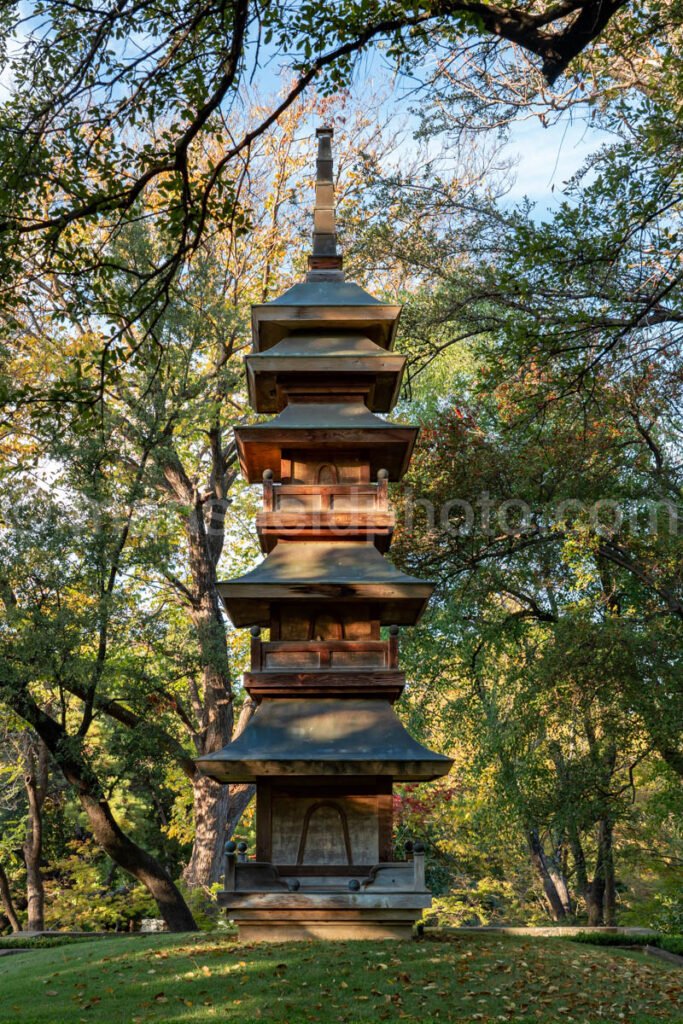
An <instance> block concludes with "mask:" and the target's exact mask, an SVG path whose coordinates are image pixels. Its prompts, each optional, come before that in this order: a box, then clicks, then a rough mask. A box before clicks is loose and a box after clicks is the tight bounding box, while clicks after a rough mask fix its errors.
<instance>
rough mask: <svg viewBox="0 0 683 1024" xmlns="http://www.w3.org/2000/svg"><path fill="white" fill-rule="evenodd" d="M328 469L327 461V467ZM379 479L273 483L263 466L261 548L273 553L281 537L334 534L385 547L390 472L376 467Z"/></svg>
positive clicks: (390, 523) (390, 520) (391, 520)
mask: <svg viewBox="0 0 683 1024" xmlns="http://www.w3.org/2000/svg"><path fill="white" fill-rule="evenodd" d="M331 468H332V467H330V466H329V465H328V466H327V471H328V472H329V470H330V469H331ZM323 469H324V464H323ZM377 477H378V479H377V483H376V484H374V483H365V482H362V483H354V484H337V483H334V484H325V485H324V486H322V485H321V484H319V483H315V484H310V483H309V484H300V483H295V484H291V483H274V482H273V474H272V473H271V472H269V471H268V470H266V472H265V474H264V480H263V509H262V511H261V512H259V513H258V514H257V516H256V530H257V532H258V535H259V540H260V542H261V548H262V550H263V551H272V550H273V548H274V547H275V545H276V544H277V542H278V541H280V540H299V541H315V540H318V541H321V540H328V539H329V538H330V537H338V538H343V539H344V540H356V541H366V542H369V543H372V544H374V545H375V546H376V547H377V549H378V550H379V551H386V550H387V549H388V547H389V545H390V543H391V537H392V534H393V532H394V525H395V520H396V517H395V515H394V512H393V511H392V510H391V508H390V507H389V496H388V489H387V480H388V477H389V474H388V472H387V471H386V470H380V471H379V473H378V474H377Z"/></svg>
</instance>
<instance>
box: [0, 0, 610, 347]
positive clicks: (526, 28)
mask: <svg viewBox="0 0 683 1024" xmlns="http://www.w3.org/2000/svg"><path fill="white" fill-rule="evenodd" d="M625 6H626V5H625V2H624V0H566V2H563V3H560V4H554V3H544V4H541V5H540V6H539V8H538V9H536V10H533V11H530V10H529V9H528V8H527V7H526V6H525V5H523V4H518V5H511V6H510V5H508V6H505V7H501V6H499V5H496V4H493V3H483V2H480V0H430V2H428V3H415V4H404V3H397V2H395V0H344V2H343V3H336V4H334V5H328V6H326V7H324V8H322V9H321V8H319V6H318V5H317V4H308V3H302V4H295V5H293V6H291V5H282V4H270V3H261V2H256V0H253V2H251V0H230V2H225V3H219V4H215V3H213V2H202V3H200V4H198V5H194V6H193V7H192V9H191V10H189V9H185V8H183V7H182V6H181V5H178V4H171V5H166V6H165V7H164V8H163V9H162V8H160V7H159V6H158V5H157V4H154V3H152V2H150V0H143V2H142V3H136V4H131V3H128V2H124V3H118V4H109V5H105V7H103V8H101V7H95V8H93V7H85V8H81V7H78V6H76V7H74V6H73V5H68V4H65V3H64V2H63V0H36V2H34V3H33V4H32V5H29V7H28V9H26V8H25V7H24V6H23V5H20V4H15V5H5V8H4V10H3V14H2V21H1V22H0V30H1V31H2V42H3V47H4V50H5V52H8V53H9V54H10V58H9V66H10V68H11V74H12V92H11V94H10V96H9V97H8V98H7V100H6V101H5V103H4V104H3V113H2V116H1V118H0V132H1V135H0V141H1V142H2V145H1V146H0V149H1V150H2V154H3V157H2V166H1V169H0V179H1V180H2V183H3V188H2V191H1V192H0V232H1V233H2V234H3V235H4V240H5V242H4V247H3V252H4V258H3V262H2V264H1V269H2V279H3V282H4V288H5V291H4V307H5V310H6V311H7V312H8V314H10V313H11V312H12V310H16V309H20V308H21V307H22V306H23V305H24V304H25V303H26V302H29V303H30V302H32V301H35V298H36V295H37V293H38V291H39V290H40V288H41V287H44V286H45V284H46V283H47V282H48V281H49V280H50V279H52V278H54V277H55V276H57V277H58V278H59V280H60V287H61V288H62V290H63V292H64V294H65V295H68V296H69V301H70V303H71V304H72V306H73V309H74V313H75V314H76V315H78V314H79V313H84V312H86V311H87V310H91V311H92V310H96V312H97V314H98V315H99V316H101V317H102V318H103V320H105V321H109V320H110V318H113V323H112V327H113V338H116V337H120V331H121V330H122V328H121V327H120V326H119V323H120V314H121V311H122V310H125V313H126V317H125V322H126V324H129V323H131V322H132V321H133V320H137V319H141V318H145V317H146V321H147V325H148V327H149V326H150V325H151V324H154V323H156V322H157V318H158V317H159V316H160V315H162V313H163V310H164V309H165V308H166V305H167V302H168V299H169V290H170V287H171V283H172V282H173V280H174V279H175V278H176V277H177V276H178V275H179V274H180V273H181V271H182V269H183V268H184V266H185V264H186V261H187V260H188V258H191V257H192V255H193V254H194V253H196V252H197V251H198V249H199V247H200V245H201V243H202V240H203V238H204V237H205V235H206V233H207V231H208V230H210V229H211V225H216V226H219V227H221V228H222V229H223V230H230V231H232V230H234V229H235V228H239V227H240V225H241V224H243V223H244V221H245V218H246V216H247V212H246V210H245V206H244V203H243V189H244V186H245V183H246V181H247V177H248V166H249V161H250V156H251V152H252V148H253V146H254V143H255V142H257V140H258V139H260V138H261V137H262V136H263V135H264V134H265V133H267V131H268V130H269V129H270V128H271V127H272V125H273V124H275V123H276V122H277V121H278V119H279V118H281V117H282V116H283V115H284V114H285V113H286V112H287V111H288V110H289V109H290V108H291V107H292V106H293V105H294V104H295V103H296V102H297V100H298V99H299V97H300V96H301V95H302V94H303V93H304V91H305V90H306V89H308V88H310V87H311V86H312V85H313V84H316V85H317V86H318V88H320V89H321V90H322V91H323V92H324V93H330V92H333V91H336V90H339V89H340V88H342V87H344V86H346V85H347V84H349V82H350V81H351V78H352V76H353V72H354V69H355V67H356V66H357V62H358V60H359V59H360V57H361V55H363V54H365V53H367V52H368V51H369V50H370V49H371V48H373V47H376V46H378V45H379V44H382V45H383V46H385V47H386V49H385V51H384V52H385V53H386V55H387V58H388V59H389V60H390V62H391V63H392V64H393V65H394V66H395V67H399V68H401V69H408V68H410V67H411V66H414V65H417V66H419V65H420V63H421V62H422V60H423V59H424V57H425V55H426V54H430V53H432V52H434V51H435V50H436V51H438V49H439V47H441V48H442V49H445V51H446V52H453V51H455V52H461V51H463V50H464V49H466V48H467V46H468V45H469V44H470V42H471V40H472V39H473V38H476V39H482V38H483V39H484V40H490V41H491V42H493V41H496V40H508V41H509V42H511V43H512V44H513V45H514V47H515V48H517V49H521V50H522V51H526V52H528V53H531V54H533V55H534V57H535V58H537V59H538V60H539V62H540V66H541V68H542V72H543V74H544V75H545V76H546V78H547V79H548V80H555V79H556V78H557V77H558V76H560V75H561V74H563V73H564V72H565V71H566V70H567V68H568V67H569V65H570V64H571V62H572V60H574V59H575V58H576V57H577V55H579V54H581V52H582V51H583V50H584V49H585V48H586V47H589V46H590V45H591V44H592V42H593V41H594V40H595V39H597V38H598V37H599V36H600V33H601V32H602V31H603V29H604V28H605V26H606V25H607V24H608V23H609V21H610V19H611V18H612V17H613V16H615V15H617V14H618V12H620V11H621V10H622V9H624V8H625ZM262 47H267V48H268V49H269V51H272V52H273V54H274V55H279V56H281V57H282V58H283V59H285V60H286V61H287V62H288V63H289V66H290V68H291V72H292V73H293V75H294V76H295V77H294V81H293V82H292V84H291V86H290V87H289V88H288V90H287V92H286V94H285V95H284V97H282V98H281V99H280V100H279V101H278V102H277V103H276V104H274V105H272V106H271V107H269V108H267V109H265V110H260V111H258V112H257V115H256V117H255V118H254V120H253V122H252V123H250V124H249V125H248V126H246V127H244V128H243V129H242V130H240V131H239V132H238V133H236V134H235V136H234V138H233V139H231V140H230V141H229V143H228V145H227V147H226V148H221V149H220V150H219V149H218V148H217V147H216V146H215V144H214V143H215V141H216V140H218V139H220V140H221V141H222V136H223V130H224V119H225V118H226V117H228V118H229V117H230V113H231V111H232V110H233V109H235V108H236V107H237V106H238V105H239V104H240V102H242V100H243V95H244V90H245V88H246V87H247V83H248V81H249V77H250V74H251V73H252V71H253V69H254V67H255V66H256V65H257V63H258V61H259V58H260V53H261V48H262ZM207 152H211V157H210V159H209V160H208V161H207V159H206V154H207ZM152 192H154V193H156V195H157V196H158V197H159V201H157V202H156V208H155V210H154V213H153V214H152V215H153V216H154V218H155V220H156V221H157V224H158V231H157V234H158V238H159V239H160V245H159V250H158V253H157V255H156V258H155V259H154V261H153V262H152V263H151V264H150V265H149V266H148V267H147V268H146V269H145V270H144V271H140V269H139V268H138V267H135V266H134V265H129V264H128V263H127V261H126V259H125V253H122V252H121V250H119V254H118V256H117V258H115V259H113V258H112V257H111V254H110V252H109V243H111V242H112V241H114V240H116V239H120V237H121V235H122V233H125V232H126V230H127V228H128V227H129V226H130V225H131V224H134V223H135V222H136V221H137V220H138V219H139V218H140V217H141V216H149V215H150V214H149V212H148V207H149V205H150V204H149V198H150V195H151V194H152ZM93 223H98V224H100V225H101V227H102V232H103V236H104V238H105V240H106V241H105V244H104V247H102V246H98V247H95V248H88V247H84V246H83V245H82V244H81V242H82V232H83V231H84V230H85V231H86V233H87V231H88V229H89V227H90V226H91V225H92V224H93ZM122 278H123V285H124V286H123V287H122V282H121V279H122ZM115 280H118V281H119V286H118V287H117V288H114V286H113V282H114V281H115ZM112 345H114V340H113V339H110V340H109V341H107V348H106V349H105V353H106V352H107V351H108V350H109V348H110V347H111V346H112Z"/></svg>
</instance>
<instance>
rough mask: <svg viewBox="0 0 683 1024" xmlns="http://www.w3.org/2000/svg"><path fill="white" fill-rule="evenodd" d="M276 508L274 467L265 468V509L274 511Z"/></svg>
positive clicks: (265, 510)
mask: <svg viewBox="0 0 683 1024" xmlns="http://www.w3.org/2000/svg"><path fill="white" fill-rule="evenodd" d="M273 509H274V495H273V471H272V469H264V470H263V511H264V512H272V511H273Z"/></svg>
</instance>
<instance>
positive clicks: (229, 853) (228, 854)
mask: <svg viewBox="0 0 683 1024" xmlns="http://www.w3.org/2000/svg"><path fill="white" fill-rule="evenodd" d="M236 849H237V844H236V843H233V841H232V839H231V840H230V841H229V842H227V843H226V844H225V891H226V892H235V889H236V879H235V862H236V860H237V857H236V856H235V850H236Z"/></svg>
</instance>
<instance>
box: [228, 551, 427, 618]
mask: <svg viewBox="0 0 683 1024" xmlns="http://www.w3.org/2000/svg"><path fill="white" fill-rule="evenodd" d="M218 590H219V592H220V595H221V597H222V599H223V603H224V605H225V608H226V610H227V612H228V615H229V616H230V619H231V621H232V622H233V624H234V625H235V626H259V625H260V626H265V625H269V622H270V610H271V605H272V604H273V603H274V602H279V601H287V602H288V603H291V602H301V601H307V602H311V601H316V602H320V601H331V602H336V603H339V602H343V603H358V602H359V601H362V602H364V603H368V602H370V603H373V604H375V603H376V604H377V611H376V617H377V618H378V619H379V620H380V621H381V622H383V623H385V624H386V625H391V624H392V623H396V624H397V625H413V624H414V623H415V622H417V620H418V619H419V617H420V615H421V614H422V612H423V610H424V607H425V605H426V603H427V601H428V600H429V598H430V596H431V594H432V591H433V590H434V585H433V584H432V583H426V582H425V581H423V580H419V579H417V577H415V576H408V575H406V574H405V573H402V572H401V571H400V570H399V569H397V568H396V567H395V566H394V565H392V563H391V562H390V561H389V560H388V559H387V558H385V557H383V556H382V555H381V554H380V552H379V551H378V550H377V548H376V547H375V545H374V544H368V543H364V542H362V541H344V540H333V541H308V542H306V543H305V544H302V543H299V542H298V541H293V540H292V541H288V540H281V541H279V542H278V543H277V544H276V546H275V548H274V549H273V550H272V551H271V552H270V554H269V555H267V557H266V558H264V559H263V561H262V562H259V564H258V565H257V566H256V568H255V569H252V570H251V571H250V572H248V573H245V574H244V576H239V577H237V579H233V580H228V581H226V582H224V583H219V584H218Z"/></svg>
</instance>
